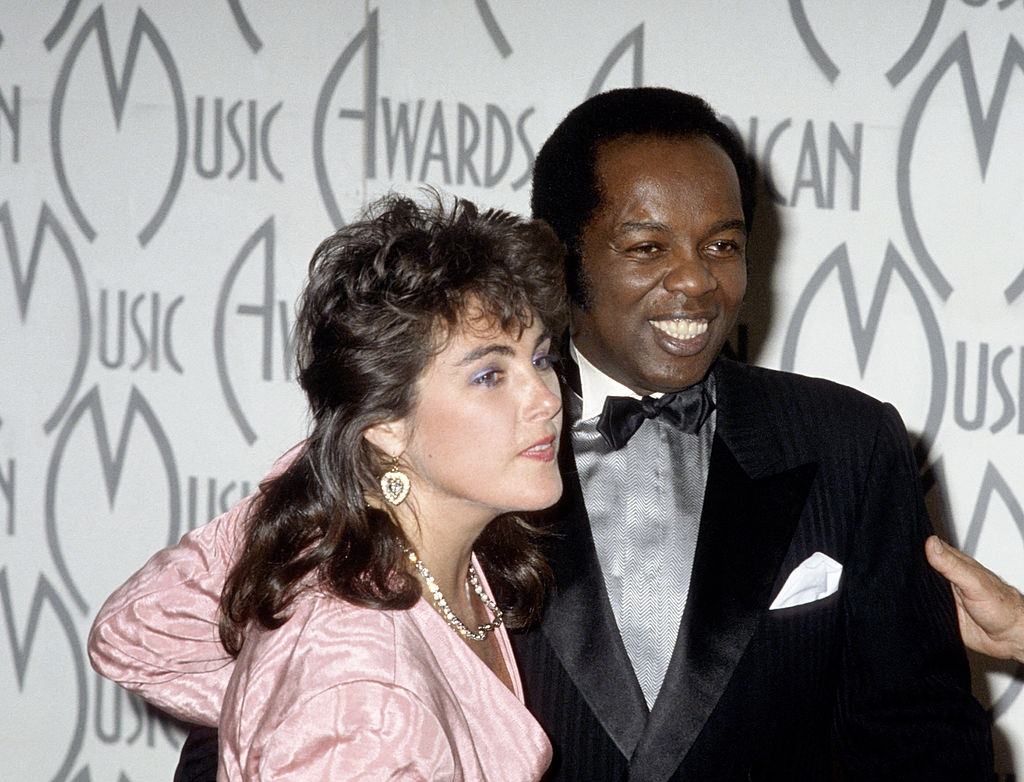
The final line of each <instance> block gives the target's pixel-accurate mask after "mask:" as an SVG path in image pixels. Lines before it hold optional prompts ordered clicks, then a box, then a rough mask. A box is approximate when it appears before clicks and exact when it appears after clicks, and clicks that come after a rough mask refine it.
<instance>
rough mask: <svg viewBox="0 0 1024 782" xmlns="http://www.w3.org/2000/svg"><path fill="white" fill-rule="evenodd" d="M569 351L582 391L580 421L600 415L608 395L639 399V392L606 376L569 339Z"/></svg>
mask: <svg viewBox="0 0 1024 782" xmlns="http://www.w3.org/2000/svg"><path fill="white" fill-rule="evenodd" d="M569 353H570V355H571V356H572V358H573V360H574V361H575V362H576V366H578V367H579V368H580V390H581V391H582V392H583V412H582V413H581V415H580V420H581V421H586V420H587V419H588V418H596V417H597V416H599V415H601V411H602V410H603V409H604V400H605V399H606V398H607V397H609V396H630V397H633V399H640V394H637V393H635V392H634V391H633V390H631V389H630V388H628V387H627V386H624V385H622V383H620V382H619V381H618V380H614V379H612V378H610V377H608V375H606V374H605V373H604V372H602V371H601V370H600V369H598V368H597V367H595V366H594V365H593V364H591V363H590V362H589V361H588V360H587V357H586V356H584V355H583V354H582V353H580V351H579V350H578V349H577V348H576V343H575V342H573V341H572V340H571V339H570V340H569ZM651 396H652V397H655V398H657V397H660V396H661V394H660V393H654V394H651Z"/></svg>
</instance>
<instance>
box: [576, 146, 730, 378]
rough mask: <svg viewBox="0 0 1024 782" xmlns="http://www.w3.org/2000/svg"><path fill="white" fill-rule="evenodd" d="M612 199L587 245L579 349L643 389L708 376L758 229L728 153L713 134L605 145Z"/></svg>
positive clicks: (594, 222) (605, 177) (602, 170)
mask: <svg viewBox="0 0 1024 782" xmlns="http://www.w3.org/2000/svg"><path fill="white" fill-rule="evenodd" d="M596 173H597V179H598V185H599V187H600V191H601V205H600V206H599V207H598V208H597V210H596V211H595V213H594V216H593V217H592V218H591V220H590V222H589V223H587V225H586V226H585V227H584V229H583V233H582V236H581V242H580V247H581V251H582V258H583V277H584V282H585V284H586V294H587V304H586V306H585V307H583V308H581V307H578V306H577V307H574V308H573V311H572V333H573V340H574V342H575V344H576V347H577V348H578V349H579V350H580V351H581V352H582V353H583V355H584V356H586V357H587V359H588V360H589V361H590V362H591V363H593V364H594V366H596V367H597V368H598V369H600V370H601V371H602V372H604V373H605V374H607V375H608V376H610V377H612V378H614V379H615V380H618V381H619V382H620V383H622V384H624V385H626V386H628V387H629V388H631V389H632V390H633V391H635V392H636V393H638V394H649V393H651V392H656V391H661V392H668V391H675V390H678V389H680V388H685V387H687V386H691V385H693V384H694V383H698V382H700V380H701V379H703V377H704V376H705V375H706V374H707V371H708V369H709V367H710V366H711V363H712V362H713V361H714V360H715V357H716V356H717V355H718V352H719V350H721V348H722V345H723V344H724V343H725V340H726V337H727V336H728V335H729V332H730V331H732V327H733V325H734V323H735V322H736V316H737V314H738V313H739V308H740V304H741V303H742V301H743V293H744V291H745V290H746V285H747V266H746V257H745V252H746V240H747V232H746V226H745V225H744V222H743V208H742V205H741V200H740V186H739V180H738V179H737V177H736V169H735V168H734V166H733V164H732V161H731V160H729V157H728V155H726V154H725V152H724V151H723V150H722V149H721V147H719V146H718V145H717V144H715V143H714V142H713V141H711V140H709V139H708V138H706V137H704V136H692V137H686V138H662V137H658V136H653V137H638V136H629V137H625V138H621V139H616V140H614V141H611V142H608V143H606V144H604V145H603V146H602V147H601V148H600V149H599V150H598V153H597V164H596Z"/></svg>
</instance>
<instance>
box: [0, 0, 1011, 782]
mask: <svg viewBox="0 0 1024 782" xmlns="http://www.w3.org/2000/svg"><path fill="white" fill-rule="evenodd" d="M0 11H2V13H0V362H2V366H3V376H2V377H3V379H2V380H0V625H2V626H3V628H4V629H3V631H0V703H2V704H4V708H0V747H2V751H0V777H2V778H3V779H17V780H75V781H76V782H84V780H148V779H166V778H169V777H170V773H171V772H170V770H171V769H172V768H173V765H174V761H175V759H176V757H177V754H178V748H179V746H180V743H181V741H182V738H183V732H182V730H181V728H180V727H178V726H175V725H173V724H171V723H170V722H169V721H167V720H166V719H165V718H162V717H160V716H159V715H157V714H156V713H155V712H152V711H149V710H147V709H146V708H145V707H144V706H142V705H141V704H140V703H139V702H137V701H135V700H134V699H131V698H129V697H127V696H126V695H125V694H124V693H122V692H121V691H119V690H118V689H117V688H116V687H114V686H113V685H111V684H109V683H105V682H103V681H102V680H100V679H99V678H98V677H97V676H96V675H95V674H93V673H92V671H91V670H90V669H89V667H88V664H87V661H86V658H85V654H84V641H85V637H86V634H87V632H88V628H89V625H90V622H91V619H92V616H93V615H94V614H95V612H96V610H97V609H98V607H99V605H100V603H101V602H102V600H103V599H104V597H105V596H106V595H107V594H108V593H109V592H110V591H111V590H112V589H113V588H114V587H115V586H117V585H118V584H119V583H120V582H121V581H123V580H124V579H125V578H126V577H127V576H128V575H129V574H130V573H131V572H132V571H133V570H135V569H136V568H137V567H139V566H140V565H141V564H142V563H143V562H144V561H145V559H146V558H147V557H148V556H149V555H150V554H151V553H152V552H154V551H155V550H156V549H158V548H159V547H161V546H163V545H166V544H167V543H168V542H171V541H174V540H176V539H177V538H178V537H179V536H180V535H181V534H182V533H183V532H185V531H187V530H188V529H189V528H192V527H194V526H196V525H198V524H201V523H203V522H204V521H206V520H207V519H208V518H210V517H211V516H212V515H214V514H215V513H217V512H219V511H220V510H222V509H224V508H226V507H228V506H230V505H231V504H233V503H234V502H235V501H236V500H237V499H239V498H240V497H241V496H243V495H244V494H245V493H246V492H247V491H248V490H249V488H250V487H251V486H253V485H255V481H256V480H257V479H258V478H259V476H260V475H261V474H262V473H263V472H264V470H265V469H266V468H267V467H268V466H269V464H270V463H271V461H272V460H273V458H274V457H275V456H276V455H277V454H279V453H281V452H282V451H283V450H285V449H286V448H287V447H288V446H289V445H290V444H291V443H293V442H294V441H296V440H297V439H299V438H300V437H301V436H302V433H303V431H304V415H303V404H302V398H301V395H300V394H299V393H298V391H297V388H296V386H295V384H294V382H292V380H291V376H290V373H291V366H290V363H289V357H288V356H289V352H288V351H289V346H288V328H289V326H290V324H291V320H292V303H293V301H294V299H295V296H296V294H297V292H298V290H299V287H300V285H301V283H302V278H303V274H304V269H305V265H306V261H307V259H308V257H309V255H310V253H311V251H312V249H313V247H314V246H315V245H316V243H317V242H318V241H319V240H320V239H321V238H322V237H323V236H324V235H326V234H327V233H329V232H330V230H331V228H332V226H333V225H335V224H337V223H339V222H340V221H344V220H346V219H350V218H351V217H352V215H354V214H355V213H356V211H357V210H358V208H359V206H360V205H361V204H362V203H364V201H365V200H366V199H368V198H371V197H372V196H373V195H375V194H378V193H381V192H383V191H385V190H387V189H389V188H398V189H405V190H408V189H412V188H415V187H416V186H418V185H419V184H421V183H424V182H429V183H431V184H435V185H437V186H439V187H441V188H443V189H448V190H451V191H454V192H457V193H459V194H462V195H466V196H468V197H470V198H473V199H476V200H478V201H480V202H482V203H485V204H487V205H495V206H504V207H507V208H510V209H513V210H517V211H526V210H527V208H528V201H529V171H530V166H531V163H532V160H533V156H534V154H535V152H536V150H537V149H538V148H539V146H540V144H541V143H542V142H543V140H544V139H545V138H546V137H547V135H548V133H549V132H550V130H551V129H552V128H553V127H554V125H555V123H557V121H558V120H559V119H560V118H561V117H562V116H563V115H564V114H565V112H566V111H568V110H569V109H570V108H571V107H572V106H573V105H575V104H576V103H578V102H579V101H580V100H582V99H583V98H585V97H586V96H587V95H589V94H591V93H593V92H595V91H598V90H600V89H604V88H611V87H617V86H628V85H639V84H652V85H668V86H672V87H676V88H678V89H682V90H686V91H691V92H696V93H699V94H701V95H704V96H705V97H707V98H708V99H709V100H710V101H711V103H712V104H713V105H715V106H716V107H717V108H718V109H719V110H721V111H722V112H723V113H724V114H726V115H728V117H729V118H730V119H731V121H732V122H733V123H734V125H735V126H736V127H737V129H738V130H739V131H740V133H741V134H742V135H743V137H744V138H745V139H746V140H747V141H748V143H749V144H750V147H751V149H752V150H753V151H754V153H755V154H756V156H757V158H758V159H759V160H760V161H761V163H762V165H763V166H764V167H765V170H766V172H767V174H768V182H769V185H768V187H769V195H768V196H766V197H765V205H764V207H763V208H762V213H761V215H760V217H759V219H758V224H757V226H756V232H757V234H756V236H755V250H754V252H753V255H752V258H751V261H750V264H751V278H752V279H751V287H750V291H749V293H748V304H747V308H746V310H745V312H744V314H743V316H742V318H741V320H742V323H741V326H740V329H739V331H738V333H737V334H736V335H735V337H734V339H733V342H732V344H733V349H734V350H735V351H736V352H738V353H739V354H741V355H742V356H745V357H746V358H748V359H749V360H751V361H755V362H757V363H761V364H764V365H767V366H774V367H783V368H786V369H794V370H796V371H799V372H803V373H808V374H815V375H824V376H827V377H830V378H833V379H836V380H839V381H841V382H845V383H848V384H850V385H853V386H857V387H859V388H862V389H865V390H866V391H868V392H869V393H872V394H874V395H875V396H878V397H880V398H883V399H887V400H890V401H893V402H894V403H895V404H896V405H897V406H898V407H899V408H900V410H901V411H902V413H903V414H904V417H905V419H906V420H907V423H908V426H909V427H910V429H911V431H912V432H913V433H914V436H915V438H917V439H918V454H919V457H920V459H921V472H922V479H923V480H924V481H925V485H926V487H927V488H928V500H929V504H930V507H931V509H932V511H933V515H934V517H935V520H936V523H937V524H938V525H940V526H942V527H944V528H945V529H946V531H947V534H948V535H950V536H951V537H952V538H953V539H954V540H956V541H958V542H959V543H960V544H961V545H963V546H964V547H965V548H966V549H967V550H968V551H971V552H974V553H976V554H978V555H979V556H980V557H981V558H982V559H983V560H985V561H986V562H987V563H988V564H989V565H990V566H991V567H993V569H995V570H997V571H998V572H1000V573H1001V574H1002V575H1004V576H1005V577H1006V578H1008V579H1009V580H1011V581H1014V582H1016V583H1018V584H1024V558H1022V556H1021V553H1022V536H1024V509H1022V501H1024V448H1022V446H1024V328H1022V326H1024V250H1022V249H1021V248H1022V246H1024V219H1022V218H1024V209H1022V205H1024V155H1022V153H1021V147H1022V141H1024V50H1022V48H1021V43H1020V41H1021V39H1022V38H1024V2H1021V0H902V1H901V2H899V3H893V2H890V0H872V1H871V2H868V1H867V0H857V1H856V2H852V1H850V2H842V3H841V2H836V0H789V2H784V1H783V0H775V1H774V2H766V0H746V1H742V0H706V1H705V2H697V1H696V0H694V1H691V2H686V1H685V0H677V1H676V2H668V1H667V0H666V1H665V2H637V1H635V0H634V1H633V2H629V3H625V2H583V1H582V0H578V1H577V2H549V1H545V0H529V1H527V0H523V1H521V2H516V3H501V2H498V1H497V0H492V1H491V2H487V0H476V2H470V0H449V1H448V2H431V3H417V2H403V1H402V0H382V1H381V2H374V1H373V0H366V1H365V2H363V1H362V0H360V1H359V2H355V1H354V0H347V1H346V0H322V1H321V2H312V1H308V2H294V0H293V1H289V2H284V1H281V2H268V1H266V0H264V1H263V2H254V1H253V0H248V2H240V1H239V0H226V1H224V0H218V1H215V0H205V1H203V2H200V0H175V2H170V0H141V1H140V2H134V3H130V2H120V1H118V2H96V0H36V1H35V2H32V3H22V2H16V0H0ZM974 662H975V663H976V664H975V671H976V673H977V674H978V675H977V677H976V689H977V692H978V695H979V697H981V698H982V699H983V701H984V702H985V703H986V704H988V705H990V706H991V707H992V708H993V716H994V720H995V723H994V724H995V732H996V744H997V753H998V768H999V771H1000V772H1001V773H1002V774H1011V773H1013V772H1014V771H1015V770H1016V771H1017V773H1020V772H1021V771H1024V698H1022V697H1020V695H1021V692H1020V691H1021V687H1022V684H1024V678H1022V677H1021V675H1020V673H1019V672H1018V671H1017V670H1016V669H1015V668H1014V667H1012V666H998V665H993V664H983V663H979V661H974Z"/></svg>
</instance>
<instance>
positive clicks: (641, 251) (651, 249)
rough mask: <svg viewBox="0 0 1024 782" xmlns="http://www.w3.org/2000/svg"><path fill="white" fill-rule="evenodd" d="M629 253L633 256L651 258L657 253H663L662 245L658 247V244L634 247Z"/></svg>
mask: <svg viewBox="0 0 1024 782" xmlns="http://www.w3.org/2000/svg"><path fill="white" fill-rule="evenodd" d="M629 251H630V252H631V253H632V254H633V255H640V256H651V255H656V254H657V253H659V252H660V251H661V247H660V245H657V244H651V243H646V242H645V243H644V244H636V245H633V246H632V247H631V248H630V249H629Z"/></svg>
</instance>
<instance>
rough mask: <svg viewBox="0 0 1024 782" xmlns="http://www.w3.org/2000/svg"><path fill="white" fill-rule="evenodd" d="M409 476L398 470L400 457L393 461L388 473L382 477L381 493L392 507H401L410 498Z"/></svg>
mask: <svg viewBox="0 0 1024 782" xmlns="http://www.w3.org/2000/svg"><path fill="white" fill-rule="evenodd" d="M411 485H412V484H411V482H410V481H409V476H408V475H406V474H405V473H404V472H402V471H401V470H399V469H398V457H397V456H396V457H394V458H393V459H392V460H391V466H390V467H389V468H388V471H387V472H385V473H384V474H383V475H382V476H380V491H381V493H382V494H383V495H384V499H385V500H386V501H387V502H388V503H389V504H391V505H401V504H402V503H403V502H405V498H406V497H408V496H409V487H410V486H411Z"/></svg>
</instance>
